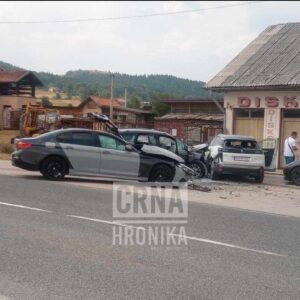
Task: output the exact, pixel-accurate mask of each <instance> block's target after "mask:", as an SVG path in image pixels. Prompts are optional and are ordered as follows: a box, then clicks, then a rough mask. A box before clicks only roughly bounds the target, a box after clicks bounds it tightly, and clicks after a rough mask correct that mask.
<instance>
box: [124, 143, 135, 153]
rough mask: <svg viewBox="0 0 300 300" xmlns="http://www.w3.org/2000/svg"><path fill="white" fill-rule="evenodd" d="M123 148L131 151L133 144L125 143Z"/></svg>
mask: <svg viewBox="0 0 300 300" xmlns="http://www.w3.org/2000/svg"><path fill="white" fill-rule="evenodd" d="M125 150H126V151H129V152H131V151H133V146H132V145H129V144H127V145H125Z"/></svg>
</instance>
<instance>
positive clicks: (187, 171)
mask: <svg viewBox="0 0 300 300" xmlns="http://www.w3.org/2000/svg"><path fill="white" fill-rule="evenodd" d="M177 167H179V168H180V169H182V171H184V172H185V173H186V174H188V175H194V170H193V169H191V168H189V167H188V166H186V165H184V164H178V165H177Z"/></svg>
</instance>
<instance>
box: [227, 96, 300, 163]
mask: <svg viewBox="0 0 300 300" xmlns="http://www.w3.org/2000/svg"><path fill="white" fill-rule="evenodd" d="M224 107H225V110H226V117H225V118H226V132H227V133H229V134H234V133H235V128H234V124H235V118H236V117H235V111H236V109H242V110H245V111H246V110H255V109H263V110H264V117H263V128H262V129H261V130H262V133H261V136H262V137H263V139H278V143H279V148H278V149H279V151H278V153H277V159H276V167H279V166H282V152H283V142H284V140H285V138H286V137H287V135H289V133H288V132H287V130H285V127H286V126H285V122H286V121H285V120H286V119H285V118H284V117H283V112H284V111H286V110H287V109H288V110H294V112H296V115H297V116H298V117H295V118H294V119H293V120H292V122H293V125H292V126H291V125H289V126H290V127H289V128H291V127H292V128H294V130H296V131H299V128H300V91H299V90H298V91H292V90H286V91H283V90H282V91H266V90H262V91H259V90H257V91H234V92H226V93H225V98H224ZM298 112H299V113H298ZM289 123H290V120H289ZM245 126H246V122H245ZM299 134H300V132H299Z"/></svg>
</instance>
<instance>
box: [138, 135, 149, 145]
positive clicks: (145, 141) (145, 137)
mask: <svg viewBox="0 0 300 300" xmlns="http://www.w3.org/2000/svg"><path fill="white" fill-rule="evenodd" d="M136 142H137V143H142V144H149V137H148V135H144V134H143V135H142V134H140V135H139V136H138V138H137V140H136Z"/></svg>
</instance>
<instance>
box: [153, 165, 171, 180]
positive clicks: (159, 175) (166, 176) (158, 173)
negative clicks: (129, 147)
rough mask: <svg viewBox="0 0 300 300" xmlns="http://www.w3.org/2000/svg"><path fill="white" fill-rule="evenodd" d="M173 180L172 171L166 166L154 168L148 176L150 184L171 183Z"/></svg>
mask: <svg viewBox="0 0 300 300" xmlns="http://www.w3.org/2000/svg"><path fill="white" fill-rule="evenodd" d="M173 178H174V171H173V170H172V169H171V168H170V167H169V166H167V165H158V166H156V167H154V169H153V170H152V171H151V174H150V176H149V181H150V182H171V181H172V180H173Z"/></svg>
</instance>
